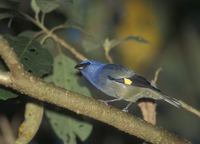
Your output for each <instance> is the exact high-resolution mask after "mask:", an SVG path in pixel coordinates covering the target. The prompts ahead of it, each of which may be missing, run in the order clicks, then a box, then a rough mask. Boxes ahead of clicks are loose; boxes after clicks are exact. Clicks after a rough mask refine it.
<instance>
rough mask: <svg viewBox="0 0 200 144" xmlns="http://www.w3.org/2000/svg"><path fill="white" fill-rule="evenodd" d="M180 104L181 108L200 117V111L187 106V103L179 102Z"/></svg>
mask: <svg viewBox="0 0 200 144" xmlns="http://www.w3.org/2000/svg"><path fill="white" fill-rule="evenodd" d="M179 102H180V103H181V107H182V108H184V109H185V110H187V111H189V112H191V113H193V114H195V115H197V116H198V117H200V111H199V110H197V109H195V108H193V107H192V106H190V105H188V104H186V103H185V102H183V101H181V100H179Z"/></svg>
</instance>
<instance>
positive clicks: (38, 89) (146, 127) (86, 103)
mask: <svg viewBox="0 0 200 144" xmlns="http://www.w3.org/2000/svg"><path fill="white" fill-rule="evenodd" d="M0 55H1V57H2V58H3V60H4V61H5V62H6V64H7V65H8V67H9V69H10V71H11V73H9V72H8V73H6V74H5V72H0V84H1V85H4V86H8V87H11V88H13V89H15V90H17V91H19V92H21V93H24V94H27V95H29V96H30V97H32V98H35V99H38V100H40V101H43V102H47V103H51V104H54V105H56V106H59V107H62V108H65V109H69V110H71V111H74V112H76V113H77V114H82V115H85V116H88V117H91V118H94V119H96V120H99V121H101V122H104V123H107V124H109V125H111V126H113V127H116V128H118V129H120V130H121V131H124V132H126V133H129V134H131V135H134V136H137V137H138V138H141V139H144V140H145V141H147V142H151V143H155V144H162V143H170V144H189V143H190V142H189V141H187V140H185V139H181V138H179V137H177V136H175V135H173V134H171V133H169V132H167V131H165V130H163V129H162V128H158V127H155V126H153V125H151V124H148V123H146V122H144V121H143V120H141V119H139V118H136V117H134V116H132V115H130V114H128V113H125V112H122V111H120V110H118V109H116V108H112V107H109V106H106V105H104V104H103V103H101V102H99V101H97V100H95V99H93V98H90V97H86V96H83V95H80V94H77V93H75V92H71V91H68V90H65V89H63V88H60V87H57V86H55V85H52V84H49V83H46V82H44V81H42V80H41V79H39V78H37V77H34V76H33V75H31V74H29V73H27V72H25V71H24V70H23V67H22V66H21V64H20V63H19V61H18V59H17V56H16V54H15V53H14V52H13V50H12V48H11V47H10V46H9V45H8V43H7V41H6V40H5V39H4V38H3V37H0Z"/></svg>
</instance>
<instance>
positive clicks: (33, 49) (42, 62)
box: [0, 35, 53, 100]
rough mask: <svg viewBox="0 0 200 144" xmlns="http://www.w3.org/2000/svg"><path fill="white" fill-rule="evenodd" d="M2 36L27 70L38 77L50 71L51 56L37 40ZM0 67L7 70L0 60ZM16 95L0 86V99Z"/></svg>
mask: <svg viewBox="0 0 200 144" xmlns="http://www.w3.org/2000/svg"><path fill="white" fill-rule="evenodd" d="M4 37H5V38H6V39H7V40H8V42H9V44H10V45H11V47H12V48H13V49H14V51H15V52H16V54H17V55H18V57H19V59H20V61H21V63H22V64H23V65H24V68H25V69H26V70H27V71H29V72H32V73H33V74H34V75H36V76H39V77H41V76H44V75H46V74H48V73H50V72H51V69H52V64H53V58H52V56H51V55H50V53H49V52H48V51H47V50H46V49H44V48H42V46H41V45H40V44H39V43H38V42H36V41H34V40H31V39H29V38H27V37H23V36H19V37H12V36H9V35H5V36H4ZM0 69H1V70H7V68H6V67H5V65H4V63H3V62H2V61H0ZM17 96H18V95H17V94H16V93H14V92H12V91H9V90H7V89H5V88H1V87H0V100H7V99H9V98H15V97H17Z"/></svg>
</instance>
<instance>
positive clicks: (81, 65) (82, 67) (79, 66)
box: [74, 64, 86, 70]
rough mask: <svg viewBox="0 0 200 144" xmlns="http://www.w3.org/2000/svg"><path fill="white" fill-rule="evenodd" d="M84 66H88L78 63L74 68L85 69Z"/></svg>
mask: <svg viewBox="0 0 200 144" xmlns="http://www.w3.org/2000/svg"><path fill="white" fill-rule="evenodd" d="M84 67H86V65H85V64H77V65H76V66H75V67H74V68H75V69H78V70H82V69H84Z"/></svg>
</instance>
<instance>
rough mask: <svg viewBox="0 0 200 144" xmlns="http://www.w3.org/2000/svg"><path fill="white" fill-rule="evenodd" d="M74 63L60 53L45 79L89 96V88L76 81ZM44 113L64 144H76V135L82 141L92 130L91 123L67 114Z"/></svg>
mask: <svg viewBox="0 0 200 144" xmlns="http://www.w3.org/2000/svg"><path fill="white" fill-rule="evenodd" d="M75 65H76V62H75V61H74V60H73V59H71V58H69V57H67V56H65V55H64V54H62V53H60V54H59V55H57V56H56V57H55V60H54V70H53V75H51V76H49V77H47V78H46V79H45V80H46V81H48V82H53V83H54V84H55V85H58V86H60V87H63V88H66V89H68V90H72V91H76V92H78V93H81V94H83V95H86V96H91V93H90V92H89V90H88V89H87V88H86V87H84V86H80V84H79V83H78V79H79V77H78V76H77V75H76V70H75V69H74V66H75ZM46 114H47V117H48V118H49V121H50V124H51V125H52V128H53V130H54V131H55V133H56V134H57V136H58V137H59V138H60V139H62V140H63V142H64V143H65V144H76V136H78V137H79V138H80V140H82V141H84V140H85V139H86V138H87V137H88V136H89V135H90V133H91V131H92V125H90V124H88V123H85V122H81V121H78V120H75V119H73V118H71V117H69V116H67V115H63V114H60V113H56V112H52V111H46Z"/></svg>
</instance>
